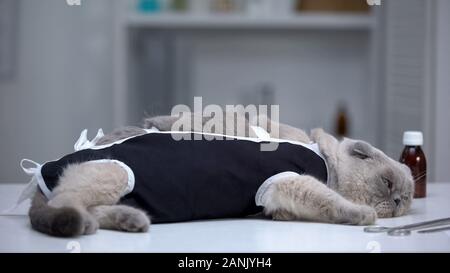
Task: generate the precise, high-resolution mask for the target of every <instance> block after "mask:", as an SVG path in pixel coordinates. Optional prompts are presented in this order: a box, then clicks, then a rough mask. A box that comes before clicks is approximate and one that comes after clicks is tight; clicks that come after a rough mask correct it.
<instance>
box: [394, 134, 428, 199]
mask: <svg viewBox="0 0 450 273" xmlns="http://www.w3.org/2000/svg"><path fill="white" fill-rule="evenodd" d="M403 144H404V145H405V148H404V149H403V153H402V155H401V157H400V162H401V163H403V164H406V165H407V166H408V167H409V168H410V169H411V173H412V176H413V178H414V181H415V185H414V186H415V187H414V198H423V197H425V196H426V195H427V161H426V158H425V154H424V152H423V151H422V147H421V146H422V144H423V136H422V133H421V132H405V133H404V135H403Z"/></svg>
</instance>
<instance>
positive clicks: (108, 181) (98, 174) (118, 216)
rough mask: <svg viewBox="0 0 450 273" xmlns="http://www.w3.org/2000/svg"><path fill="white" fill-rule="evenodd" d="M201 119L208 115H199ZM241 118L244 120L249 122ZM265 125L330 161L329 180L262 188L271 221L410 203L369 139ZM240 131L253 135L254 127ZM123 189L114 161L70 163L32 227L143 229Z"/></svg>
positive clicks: (403, 175) (346, 218) (402, 174)
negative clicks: (316, 149)
mask: <svg viewBox="0 0 450 273" xmlns="http://www.w3.org/2000/svg"><path fill="white" fill-rule="evenodd" d="M230 118H233V119H234V118H235V115H234V113H232V114H229V113H227V114H226V115H225V118H224V124H226V120H227V119H230ZM237 118H240V119H245V117H242V116H237ZM177 120H178V118H176V117H171V116H160V117H154V118H148V119H146V120H145V122H144V128H151V127H155V128H157V129H159V130H161V131H169V130H171V128H172V125H173V124H174V122H176V121H177ZM205 122H207V119H203V123H205ZM244 123H245V124H246V125H247V126H248V124H249V122H248V121H247V120H244ZM265 124H266V125H267V126H266V128H267V129H268V130H267V131H268V132H269V134H270V135H271V137H276V138H281V139H287V140H293V141H299V142H304V143H309V142H310V141H313V142H316V143H317V144H318V146H319V149H320V152H321V153H322V154H323V155H324V158H325V160H326V162H327V165H328V168H329V176H330V179H329V183H328V185H325V184H323V183H322V182H320V181H318V180H317V179H316V178H314V177H312V176H309V175H297V176H289V177H285V178H284V179H283V180H282V181H280V182H279V183H276V184H273V186H271V187H269V188H268V189H267V191H266V193H265V198H264V204H263V205H264V214H266V215H268V216H271V217H272V218H273V219H276V220H308V221H317V222H327V223H338V224H354V225H369V224H373V223H375V221H376V219H377V216H378V217H395V216H400V215H404V214H405V213H406V212H407V211H408V209H409V208H410V205H411V201H412V195H413V192H414V186H413V185H414V183H413V178H412V176H411V173H410V171H409V169H408V168H407V167H406V166H405V165H402V164H400V163H398V162H397V161H395V160H393V159H391V158H389V157H388V156H386V155H385V154H384V153H383V152H382V151H380V150H378V149H376V148H374V147H372V146H371V145H370V144H368V143H366V142H363V141H358V140H352V139H344V140H342V141H338V140H337V139H336V138H334V137H333V136H331V135H329V134H327V133H325V132H324V131H323V130H321V129H315V130H313V131H312V132H311V134H310V135H308V134H306V133H305V132H304V131H302V130H300V129H297V128H294V127H291V126H288V125H284V124H280V123H276V122H273V121H271V120H270V119H265ZM194 130H195V131H200V130H202V128H194ZM145 132H146V131H145V130H144V129H142V128H138V127H126V128H122V129H119V130H116V131H114V132H112V133H110V134H108V135H105V136H104V137H102V138H101V139H99V140H98V141H97V143H96V145H102V144H108V143H112V142H115V141H117V140H120V139H124V138H127V137H130V136H136V135H140V134H144V133H145ZM206 133H215V132H214V131H211V132H206ZM235 134H239V132H237V131H235ZM241 136H253V135H252V131H251V130H247V131H246V133H245V135H241ZM126 187H127V173H126V172H125V171H124V169H123V168H121V167H120V166H118V165H116V164H113V163H97V164H92V163H89V162H86V163H80V164H72V165H69V166H68V167H67V168H66V169H64V172H63V174H62V175H61V177H60V179H59V182H58V186H57V187H56V188H55V189H54V190H53V197H52V198H51V200H47V199H46V197H45V196H44V195H43V194H42V192H41V191H37V193H36V194H35V196H34V198H33V201H32V206H31V208H30V211H29V216H30V220H31V224H32V227H33V228H34V229H36V230H38V231H41V232H43V233H47V234H50V235H55V236H77V235H82V234H92V233H95V231H96V230H97V229H98V228H101V229H113V230H122V231H129V232H146V231H148V229H149V226H150V217H149V216H148V215H147V214H146V212H144V211H142V210H139V209H137V208H133V207H130V206H125V205H120V204H119V200H120V198H121V196H122V195H123V194H124V192H125V191H126ZM168 198H170V196H168Z"/></svg>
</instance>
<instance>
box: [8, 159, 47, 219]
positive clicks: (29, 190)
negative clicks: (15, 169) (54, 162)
mask: <svg viewBox="0 0 450 273" xmlns="http://www.w3.org/2000/svg"><path fill="white" fill-rule="evenodd" d="M25 163H29V164H32V165H34V166H33V167H28V168H27V167H25ZM20 167H21V168H22V169H23V171H24V172H25V173H26V174H28V175H31V176H33V177H32V178H31V180H30V182H28V184H27V185H26V186H25V188H24V189H23V190H22V192H21V193H20V195H19V198H18V199H17V201H16V204H15V205H14V206H13V207H11V208H9V209H7V210H4V211H2V213H1V215H17V214H15V213H13V211H14V210H16V209H17V208H18V207H19V206H20V204H22V203H23V202H24V201H25V200H27V199H31V198H32V197H33V196H34V194H35V193H36V191H37V188H38V179H37V176H38V175H40V174H41V167H42V166H41V165H40V164H39V163H36V162H34V161H33V160H30V159H22V160H21V161H20Z"/></svg>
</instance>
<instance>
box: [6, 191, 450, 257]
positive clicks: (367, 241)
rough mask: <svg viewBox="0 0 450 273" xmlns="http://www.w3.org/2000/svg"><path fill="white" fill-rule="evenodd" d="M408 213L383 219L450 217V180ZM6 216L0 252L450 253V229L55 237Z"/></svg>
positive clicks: (169, 231) (239, 225)
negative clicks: (401, 233)
mask: <svg viewBox="0 0 450 273" xmlns="http://www.w3.org/2000/svg"><path fill="white" fill-rule="evenodd" d="M22 187H23V185H8V184H3V185H0V210H3V209H5V208H7V207H9V206H10V205H11V204H13V203H14V201H15V199H16V197H17V196H18V194H19V192H20V190H21V188H22ZM428 187H429V188H428V190H429V194H428V197H427V198H426V199H415V200H414V202H413V206H412V210H411V212H410V213H409V214H408V215H407V216H403V217H398V218H391V219H380V220H378V224H380V225H387V226H393V225H400V224H408V223H412V222H416V221H424V220H430V219H435V218H442V217H450V183H429V186H428ZM27 205H28V204H24V205H23V206H22V207H21V208H20V209H18V212H19V214H22V215H18V216H0V252H71V250H72V251H81V252H380V251H381V252H416V251H420V252H442V251H444V252H450V232H439V233H432V234H418V233H416V232H414V233H413V234H412V235H411V236H408V237H392V236H388V235H386V234H368V233H364V232H363V228H362V227H358V226H345V225H331V224H318V223H304V222H277V221H271V220H264V219H231V220H218V221H197V222H189V223H178V224H158V225H152V226H151V228H150V232H149V233H138V234H131V233H123V232H115V231H106V230H100V231H98V232H97V233H96V234H94V235H90V236H82V237H78V238H73V239H67V238H53V237H50V236H47V235H44V234H40V233H38V232H36V231H34V230H32V229H31V228H30V224H29V221H28V218H27V216H26V215H25V213H26V210H27Z"/></svg>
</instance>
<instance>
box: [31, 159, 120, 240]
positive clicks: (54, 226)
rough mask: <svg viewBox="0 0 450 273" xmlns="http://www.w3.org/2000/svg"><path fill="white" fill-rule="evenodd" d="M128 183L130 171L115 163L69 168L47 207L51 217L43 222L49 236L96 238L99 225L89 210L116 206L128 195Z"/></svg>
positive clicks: (77, 165) (90, 164) (80, 165)
mask: <svg viewBox="0 0 450 273" xmlns="http://www.w3.org/2000/svg"><path fill="white" fill-rule="evenodd" d="M127 181H128V177H127V173H126V171H125V170H124V169H123V168H122V167H120V166H119V165H117V164H115V163H92V162H85V163H81V164H73V165H69V166H68V167H67V168H66V169H65V170H64V172H63V173H62V175H61V177H60V179H59V182H58V186H57V187H55V189H54V190H53V197H52V198H51V199H50V200H49V201H48V202H47V204H46V205H47V206H48V207H47V216H48V217H47V218H46V220H45V219H41V220H40V222H45V221H47V223H46V225H47V226H49V227H50V228H49V229H47V230H48V231H49V232H47V233H53V234H52V235H58V236H75V235H80V234H92V233H94V232H95V231H96V230H97V229H98V227H99V223H98V221H97V219H95V217H93V215H91V213H89V211H88V208H89V207H92V206H99V205H114V204H116V203H117V202H118V201H119V199H120V197H121V196H122V195H123V194H124V193H125V190H126V187H127ZM41 211H42V210H41ZM30 212H31V210H30ZM48 212H53V213H48ZM30 217H31V215H30ZM36 217H39V215H35V218H36ZM36 229H38V230H40V229H39V228H36Z"/></svg>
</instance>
